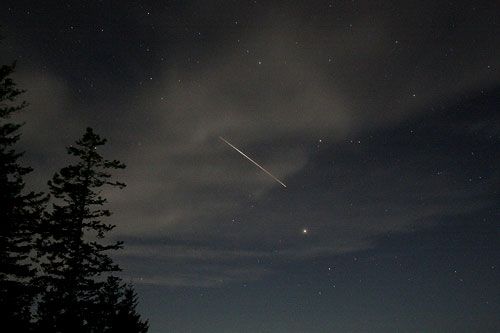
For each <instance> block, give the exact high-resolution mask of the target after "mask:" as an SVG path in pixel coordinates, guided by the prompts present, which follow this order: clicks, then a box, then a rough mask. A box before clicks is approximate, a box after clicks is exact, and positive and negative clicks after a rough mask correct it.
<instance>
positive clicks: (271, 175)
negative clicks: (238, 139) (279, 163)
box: [219, 136, 286, 187]
mask: <svg viewBox="0 0 500 333" xmlns="http://www.w3.org/2000/svg"><path fill="white" fill-rule="evenodd" d="M219 139H221V140H222V141H224V142H225V143H227V144H228V145H229V147H231V148H233V149H234V150H236V151H237V152H238V153H240V154H241V155H243V156H245V157H246V158H247V159H248V160H249V161H250V162H252V163H253V164H255V165H256V166H257V167H259V169H261V170H262V171H264V172H265V173H267V174H268V175H269V176H270V177H271V178H272V179H274V180H275V181H277V182H278V183H280V184H281V185H282V186H283V187H286V185H285V184H284V183H283V182H282V181H281V180H279V179H278V178H276V177H274V176H273V174H272V173H270V172H269V171H267V170H266V169H264V168H263V167H261V166H260V165H259V163H257V162H255V161H254V160H252V159H251V158H250V157H248V156H247V155H245V153H244V152H242V151H241V150H239V149H238V148H236V147H235V146H233V145H232V144H231V143H230V142H229V141H227V140H226V139H224V138H223V137H222V136H219Z"/></svg>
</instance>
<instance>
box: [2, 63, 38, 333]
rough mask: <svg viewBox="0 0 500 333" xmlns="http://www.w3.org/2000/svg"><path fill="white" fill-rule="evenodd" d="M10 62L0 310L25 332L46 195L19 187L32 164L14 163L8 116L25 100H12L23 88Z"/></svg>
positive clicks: (15, 131)
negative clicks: (33, 256)
mask: <svg viewBox="0 0 500 333" xmlns="http://www.w3.org/2000/svg"><path fill="white" fill-rule="evenodd" d="M14 68H15V63H14V64H13V65H10V66H7V65H4V66H2V67H1V68H0V313H1V314H2V326H4V327H15V328H16V329H15V330H16V332H27V331H29V330H30V322H31V312H30V309H31V306H32V303H33V299H34V297H35V294H36V288H35V286H34V285H33V277H34V276H35V273H36V270H35V269H34V266H33V262H32V261H31V260H30V254H31V253H32V251H33V242H34V236H35V230H36V225H37V223H38V221H39V219H40V216H41V213H42V211H43V209H44V204H45V202H46V198H45V197H44V196H43V195H42V194H41V193H34V192H29V193H24V187H25V183H24V180H23V177H24V176H25V175H26V174H27V173H29V172H31V171H32V169H31V168H30V167H24V166H21V165H20V164H19V161H18V160H19V158H20V157H21V156H22V155H23V154H22V153H18V152H16V151H15V149H14V148H13V146H14V145H15V144H16V143H17V141H18V140H19V138H20V134H19V130H20V128H21V127H22V124H16V123H12V122H10V121H9V120H10V117H11V116H12V115H14V114H16V113H17V112H18V111H20V110H22V109H23V108H25V107H26V106H27V103H26V102H21V103H20V104H16V103H15V100H16V98H17V97H18V96H19V95H20V94H21V93H23V91H22V90H19V89H17V88H16V84H15V83H14V81H13V80H12V79H11V78H10V77H9V75H11V74H12V73H13V71H14Z"/></svg>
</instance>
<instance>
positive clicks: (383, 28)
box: [0, 0, 500, 333]
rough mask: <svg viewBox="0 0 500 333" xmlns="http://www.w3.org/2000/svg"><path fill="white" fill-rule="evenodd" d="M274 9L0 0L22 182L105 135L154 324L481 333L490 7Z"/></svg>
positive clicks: (119, 216)
mask: <svg viewBox="0 0 500 333" xmlns="http://www.w3.org/2000/svg"><path fill="white" fill-rule="evenodd" d="M284 3H285V2H282V1H264V0H258V1H244V0H241V1H23V0H15V1H6V2H2V4H1V5H0V24H1V25H2V27H1V33H2V36H3V40H2V41H1V42H0V47H1V51H2V52H1V53H0V61H1V64H9V63H11V62H12V61H13V60H17V62H18V66H17V71H16V73H15V74H14V76H13V78H14V79H15V81H16V82H17V83H18V86H19V87H21V88H23V89H26V90H27V92H26V93H25V94H24V96H23V98H24V99H26V100H27V101H28V102H29V103H30V106H29V107H28V108H27V109H25V110H24V111H23V112H22V114H21V115H19V116H18V117H17V118H15V119H13V120H18V121H26V125H25V126H24V128H23V133H22V138H21V141H20V144H19V145H18V149H19V150H25V151H26V154H25V156H24V158H23V163H24V164H25V165H31V166H32V167H33V168H34V170H35V171H34V172H33V173H32V174H30V176H29V177H28V178H27V183H28V187H30V188H34V189H40V190H44V191H47V187H46V182H47V180H48V179H49V178H50V177H51V176H52V174H53V173H54V172H56V171H58V170H59V169H60V168H61V167H63V166H65V165H67V164H68V162H69V161H70V159H69V157H68V156H67V155H66V154H65V150H64V147H66V146H68V145H70V144H71V143H73V142H74V141H75V140H76V139H78V138H80V137H81V136H82V135H83V133H84V131H85V128H86V127H87V126H91V127H93V128H94V130H95V131H96V132H97V133H99V134H100V135H101V136H103V137H105V138H107V139H108V144H107V145H106V146H104V147H103V149H102V154H103V155H104V156H105V157H106V158H108V159H113V158H116V159H119V160H121V161H122V162H124V163H125V164H127V169H125V170H124V171H118V172H116V173H115V175H116V179H118V180H121V181H124V182H125V183H126V184H127V185H128V186H127V188H126V189H124V190H123V191H118V190H110V191H107V192H105V193H103V195H104V196H106V197H107V198H108V199H109V201H110V204H109V208H110V209H111V210H112V211H113V212H114V215H113V216H112V218H111V219H110V222H112V223H114V224H116V225H117V227H116V229H115V230H114V231H113V232H112V234H111V235H110V236H109V237H110V238H111V239H120V240H124V241H125V248H124V250H122V251H120V253H117V254H114V255H113V257H114V258H115V260H116V261H117V262H118V263H119V264H120V266H121V267H122V268H123V272H122V276H123V277H124V278H125V280H126V281H130V282H132V283H133V284H134V285H135V288H136V290H137V292H138V294H139V302H140V303H139V306H138V309H139V311H140V312H141V314H142V316H143V317H144V318H148V319H149V322H150V332H153V333H158V332H167V331H172V332H200V333H201V332H205V333H206V332H498V331H499V330H500V316H499V313H500V193H499V191H500V2H498V1H463V2H459V1H368V0H367V1H364V0H359V1H357V0H356V1H354V0H353V1H301V2H286V3H287V4H286V5H285V4H284ZM219 136H222V137H223V138H225V139H226V140H228V141H229V142H231V143H232V144H233V145H234V146H236V147H238V149H240V150H241V151H243V152H244V153H245V154H247V155H248V156H249V157H251V158H252V159H254V160H255V161H256V162H258V163H259V164H260V165H262V166H263V167H264V168H265V169H266V170H268V171H269V172H271V173H272V174H273V175H274V176H276V177H277V178H278V179H280V180H281V181H283V182H284V183H285V184H286V185H287V187H286V188H285V187H283V186H281V185H280V184H279V183H278V182H276V181H274V180H273V179H272V178H271V177H269V176H268V175H267V174H265V173H264V172H262V171H261V170H260V169H259V168H257V167H256V166H255V165H253V164H252V163H251V162H250V161H249V160H247V159H245V158H244V157H243V156H242V155H240V154H239V153H238V152H236V151H235V150H234V149H232V148H231V147H229V146H228V145H227V144H225V143H224V142H223V141H221V140H220V139H219Z"/></svg>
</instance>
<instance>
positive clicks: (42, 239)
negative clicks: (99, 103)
mask: <svg viewBox="0 0 500 333" xmlns="http://www.w3.org/2000/svg"><path fill="white" fill-rule="evenodd" d="M14 68H15V63H14V64H12V65H4V66H2V67H1V68H0V195H1V197H0V318H1V320H0V325H1V327H2V328H0V330H1V331H3V332H7V331H11V332H75V333H76V332H78V333H80V332H82V333H83V332H147V331H148V323H147V321H145V320H143V319H141V317H140V315H139V314H138V313H137V312H136V306H137V295H136V293H135V291H134V290H133V288H132V286H131V285H128V284H126V283H124V282H123V281H122V280H121V278H119V277H117V276H116V275H114V273H116V272H118V271H120V268H119V267H118V265H116V264H115V263H113V261H112V259H111V258H110V257H109V256H108V254H107V253H108V251H111V250H118V249H120V248H122V242H116V243H112V244H106V243H105V242H104V241H103V240H104V238H105V236H106V233H107V232H108V231H110V230H112V229H113V228H114V227H115V226H114V225H111V224H106V223H105V222H104V220H105V218H106V217H108V216H110V215H111V212H110V211H109V210H107V209H105V208H104V205H105V203H106V199H105V198H103V197H101V195H100V193H101V190H102V188H103V187H105V186H110V187H117V188H123V187H124V186H125V184H123V183H120V182H117V181H113V180H112V177H111V173H110V171H112V170H114V169H123V168H124V167H125V165H124V164H122V163H120V162H119V161H116V160H106V159H104V158H103V157H102V156H101V155H100V154H99V153H98V150H97V148H98V147H99V146H102V145H104V144H105V143H106V140H105V139H102V138H101V137H99V135H97V134H95V133H94V132H93V130H92V129H91V128H87V130H86V132H85V134H84V135H83V137H82V138H81V139H80V140H78V141H76V143H75V144H74V145H71V146H69V147H68V148H67V153H68V154H69V155H72V156H73V157H74V158H75V160H76V162H75V163H74V164H71V165H68V166H66V167H64V168H62V169H61V170H60V171H59V172H57V173H55V174H54V176H53V177H52V179H51V180H50V181H49V182H48V187H49V194H44V193H36V192H33V191H31V192H30V191H26V190H25V183H24V180H23V177H24V176H25V175H26V174H28V173H29V172H31V171H32V169H31V168H30V167H26V166H22V165H20V163H19V158H20V157H21V156H22V153H19V152H17V151H16V150H15V148H14V145H15V144H16V142H17V141H18V140H19V138H20V128H21V126H22V124H18V123H15V122H11V116H13V115H15V114H16V113H17V112H18V111H20V110H21V109H23V108H25V107H26V106H27V103H26V102H17V98H18V96H19V95H20V94H22V93H23V91H22V90H19V89H18V88H17V87H16V84H15V83H14V82H13V80H12V79H11V78H10V77H9V76H10V74H12V72H13V71H14Z"/></svg>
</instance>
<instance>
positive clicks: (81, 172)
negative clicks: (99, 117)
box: [37, 128, 125, 332]
mask: <svg viewBox="0 0 500 333" xmlns="http://www.w3.org/2000/svg"><path fill="white" fill-rule="evenodd" d="M105 143H106V140H105V139H101V138H100V137H99V136H98V135H97V134H95V133H94V132H93V130H92V129H91V128H87V131H86V133H85V134H84V136H83V138H82V139H80V140H78V141H77V142H76V144H75V145H74V146H70V147H68V148H67V152H68V154H70V155H73V156H74V157H76V158H77V159H78V162H77V163H76V164H73V165H69V166H67V167H64V168H62V169H61V170H60V172H59V173H56V174H55V175H54V177H53V178H52V180H51V181H49V188H50V193H51V195H52V196H53V198H54V203H53V205H52V211H51V212H50V213H48V214H47V216H46V219H45V221H44V224H43V225H44V227H43V228H41V236H42V237H41V239H40V243H39V247H40V253H41V256H42V258H41V267H42V269H43V274H42V275H43V276H42V279H41V281H42V285H43V286H44V287H45V288H44V292H43V293H42V295H41V300H40V303H39V306H38V312H37V316H38V328H39V329H40V330H42V331H50V332H105V331H106V328H105V326H106V325H107V324H108V322H109V320H108V319H106V316H105V315H104V316H103V314H104V313H106V311H108V312H109V311H110V310H109V309H107V308H106V304H108V305H109V304H113V302H111V301H109V299H110V297H111V296H110V295H109V290H108V295H107V297H108V301H106V302H107V303H106V302H104V303H103V294H102V293H103V290H106V288H108V289H109V288H110V283H111V282H110V280H109V279H108V280H104V279H103V278H102V276H105V275H107V274H110V273H113V272H117V271H119V270H120V269H119V267H118V265H116V264H115V263H113V261H112V259H111V258H110V257H109V255H108V254H107V253H108V251H110V250H118V249H120V248H121V247H122V242H115V243H112V244H107V245H106V244H103V239H104V238H105V236H106V233H107V232H109V231H110V230H112V229H113V228H114V227H115V226H114V225H111V224H106V223H104V221H103V219H104V218H106V217H109V216H110V215H111V212H110V211H109V210H107V209H105V208H104V207H103V206H104V205H105V203H106V199H105V198H103V197H101V195H100V193H101V190H102V189H103V187H105V186H111V187H118V188H123V187H124V186H125V184H123V183H120V182H116V181H111V174H110V173H109V172H108V170H113V169H123V168H124V167H125V165H124V164H122V163H120V162H119V161H117V160H113V161H109V160H106V159H104V158H103V157H102V156H101V155H100V154H99V153H98V148H99V147H100V146H102V145H104V144H105ZM118 291H119V288H118ZM118 291H117V292H118ZM115 297H117V299H120V295H119V294H118V295H115ZM103 325H104V327H103Z"/></svg>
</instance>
